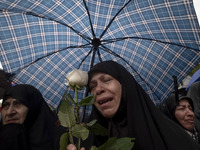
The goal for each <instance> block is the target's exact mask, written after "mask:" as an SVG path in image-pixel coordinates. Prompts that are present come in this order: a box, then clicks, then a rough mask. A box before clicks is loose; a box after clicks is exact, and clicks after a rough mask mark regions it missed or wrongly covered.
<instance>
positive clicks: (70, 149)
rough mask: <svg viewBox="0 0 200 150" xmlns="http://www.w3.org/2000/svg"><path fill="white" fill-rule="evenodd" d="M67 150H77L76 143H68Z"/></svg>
mask: <svg viewBox="0 0 200 150" xmlns="http://www.w3.org/2000/svg"><path fill="white" fill-rule="evenodd" d="M66 150H77V148H76V146H75V145H73V144H69V145H67V147H66ZM80 150H85V148H84V147H82V148H81V149H80Z"/></svg>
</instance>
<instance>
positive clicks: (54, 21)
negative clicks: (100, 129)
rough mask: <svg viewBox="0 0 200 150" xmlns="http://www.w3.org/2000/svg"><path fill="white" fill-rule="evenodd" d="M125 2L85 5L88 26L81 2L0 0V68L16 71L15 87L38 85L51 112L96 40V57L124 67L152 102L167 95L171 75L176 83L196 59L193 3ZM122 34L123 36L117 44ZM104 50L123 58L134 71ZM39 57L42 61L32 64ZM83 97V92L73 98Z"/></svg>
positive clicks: (198, 41) (199, 35)
mask: <svg viewBox="0 0 200 150" xmlns="http://www.w3.org/2000/svg"><path fill="white" fill-rule="evenodd" d="M129 1H130V2H128V0H124V1H122V0H86V2H85V4H86V6H87V7H88V10H89V14H90V18H91V23H92V27H91V26H90V20H89V16H88V14H87V11H86V8H85V5H84V1H80V0H48V1H45V0H12V1H11V0H1V1H0V61H1V62H2V65H3V68H4V70H5V71H6V72H9V73H14V74H15V76H14V78H13V80H14V82H16V83H17V84H19V83H26V84H31V85H33V86H35V87H36V88H38V89H39V90H40V91H41V92H42V94H43V96H44V98H45V100H46V101H47V102H48V103H49V104H50V105H52V106H53V107H55V108H57V107H58V105H59V103H60V101H61V100H62V97H63V94H64V93H65V91H66V89H67V87H66V86H65V85H64V83H65V76H66V74H67V73H68V72H69V71H71V70H72V69H74V68H78V66H79V64H80V62H81V61H82V60H83V59H84V58H85V56H86V55H88V53H89V51H90V50H91V47H92V45H91V40H92V39H93V38H94V35H95V37H96V38H100V40H101V43H102V44H104V46H105V47H107V49H105V47H102V46H100V47H99V50H100V54H101V57H102V60H110V59H112V60H116V61H118V62H119V63H121V64H123V65H124V66H126V68H127V69H128V70H129V71H130V72H131V73H132V74H133V76H134V77H135V78H136V80H137V81H138V82H139V83H140V85H141V86H142V87H143V88H144V89H145V91H146V92H147V93H148V94H149V96H150V97H151V99H152V100H153V101H154V102H155V103H156V104H159V103H160V102H162V101H164V100H165V99H166V97H167V96H168V95H169V94H170V92H171V91H172V90H173V79H172V76H173V75H175V76H177V77H178V81H181V80H182V79H183V78H184V77H185V76H186V75H187V74H188V73H189V72H190V71H191V69H192V68H194V67H195V65H196V64H197V63H199V62H200V52H199V50H200V27H199V24H198V21H197V17H196V14H195V11H194V7H193V3H192V0H153V1H152V0H129ZM127 2H128V3H127ZM124 5H126V6H125V7H124V8H123V9H122V10H121V11H120V12H119V10H120V9H121V8H122V7H123V6H124ZM118 12H119V14H117V13H118ZM116 14H117V16H116V17H114V16H115V15H116ZM113 18H114V20H113V21H111V19H113ZM110 22H112V23H111V24H110ZM108 25H109V26H108ZM107 26H108V28H106V27H107ZM91 29H93V31H94V32H92V30H91ZM104 30H105V32H104ZM123 37H127V38H126V39H124V40H120V39H121V38H123ZM110 40H111V41H110ZM116 40H117V41H116ZM170 43H171V44H170ZM77 45H78V46H77ZM106 50H109V51H106ZM109 52H114V53H116V54H117V55H119V56H121V57H123V58H124V59H125V60H126V61H127V62H128V63H129V64H130V65H131V66H132V67H133V68H134V70H133V69H131V68H130V67H129V66H127V64H125V63H124V61H122V59H119V58H117V57H116V56H114V55H112V54H110V53H109ZM51 54H52V55H51ZM43 56H47V57H45V58H43V59H40V60H39V58H41V57H43ZM36 60H37V61H36ZM35 61H36V62H35ZM90 62H91V55H89V56H88V57H87V58H86V59H85V60H84V62H83V64H82V65H81V67H80V69H82V70H86V71H87V70H89V68H90ZM95 62H98V57H97V56H96V58H95ZM30 64H31V65H30ZM67 91H69V92H71V91H70V90H67ZM83 95H84V91H82V94H80V95H79V96H80V98H81V97H83ZM87 113H90V109H88V110H87Z"/></svg>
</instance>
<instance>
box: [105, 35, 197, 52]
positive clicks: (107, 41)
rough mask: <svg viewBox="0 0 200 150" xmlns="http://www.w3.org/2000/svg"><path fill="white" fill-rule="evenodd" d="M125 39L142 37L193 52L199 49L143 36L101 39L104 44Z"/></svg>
mask: <svg viewBox="0 0 200 150" xmlns="http://www.w3.org/2000/svg"><path fill="white" fill-rule="evenodd" d="M125 39H142V40H148V41H155V42H160V43H164V44H171V45H176V46H179V47H184V48H186V49H190V50H193V51H194V52H196V51H200V50H198V49H195V48H191V47H189V46H185V45H181V44H176V43H172V42H165V41H161V40H156V39H150V38H143V37H122V38H116V39H108V40H102V42H104V44H107V43H113V42H117V41H122V40H125Z"/></svg>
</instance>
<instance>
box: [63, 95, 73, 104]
mask: <svg viewBox="0 0 200 150" xmlns="http://www.w3.org/2000/svg"><path fill="white" fill-rule="evenodd" d="M65 99H66V100H68V101H69V102H70V103H72V104H75V102H74V99H73V97H72V96H71V95H70V94H69V93H67V94H65Z"/></svg>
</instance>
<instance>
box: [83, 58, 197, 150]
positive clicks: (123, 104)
mask: <svg viewBox="0 0 200 150" xmlns="http://www.w3.org/2000/svg"><path fill="white" fill-rule="evenodd" d="M88 74H89V82H88V85H89V91H90V92H91V93H93V94H94V96H95V102H94V105H93V110H92V113H91V116H90V119H89V120H93V119H97V121H98V123H99V124H101V125H102V126H104V127H105V128H108V130H109V136H108V137H105V136H96V135H93V134H91V135H90V137H89V139H87V141H85V143H83V147H85V148H86V149H88V147H90V146H91V145H96V146H100V145H102V144H103V143H104V142H105V141H106V140H107V139H108V138H109V137H117V138H120V137H132V138H135V140H134V142H135V145H134V147H133V150H199V149H200V147H199V145H198V144H197V143H196V142H195V141H194V140H193V139H191V137H190V136H189V135H188V134H187V133H186V132H185V131H184V130H183V129H182V128H181V127H180V126H179V125H177V124H176V123H174V122H173V121H171V120H170V119H168V118H167V117H166V116H164V115H163V114H162V113H161V112H160V110H158V108H156V107H155V105H154V104H153V102H152V101H151V99H150V98H149V96H148V95H147V94H146V93H145V91H144V90H143V89H142V88H141V86H140V85H139V84H138V83H137V82H136V81H135V79H134V78H133V76H132V75H131V74H130V73H129V72H128V71H127V70H126V69H125V68H124V67H123V66H121V65H120V64H118V63H116V62H113V61H105V62H101V63H98V64H97V65H95V66H94V67H92V68H91V70H90V71H89V73H88Z"/></svg>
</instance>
